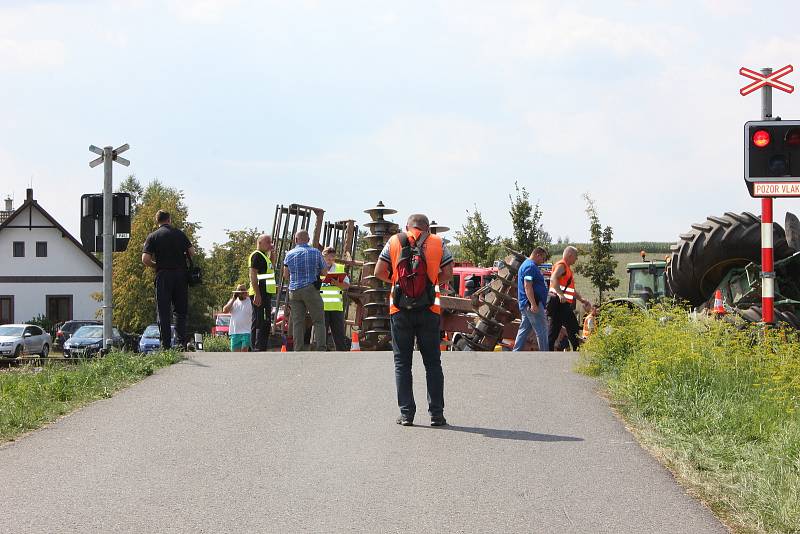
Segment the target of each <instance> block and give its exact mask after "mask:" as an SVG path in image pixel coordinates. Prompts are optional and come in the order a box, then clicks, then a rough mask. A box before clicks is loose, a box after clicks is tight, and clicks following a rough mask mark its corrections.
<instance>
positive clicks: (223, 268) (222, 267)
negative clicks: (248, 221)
mask: <svg viewBox="0 0 800 534" xmlns="http://www.w3.org/2000/svg"><path fill="white" fill-rule="evenodd" d="M225 233H226V234H227V236H228V240H227V241H226V242H225V243H222V244H218V243H214V245H213V246H212V247H211V251H210V252H209V255H208V271H207V273H206V277H205V280H206V284H207V285H208V289H209V291H210V294H211V302H212V305H213V307H214V308H215V309H219V308H222V306H223V305H224V304H225V302H227V300H228V298H230V295H231V291H232V290H233V287H234V286H235V285H236V284H248V285H249V284H250V281H249V280H250V278H249V270H248V259H249V258H250V254H251V253H252V252H253V251H254V250H255V249H256V240H257V239H258V236H259V235H261V234H262V233H264V232H262V231H261V230H259V229H258V228H245V229H243V230H225Z"/></svg>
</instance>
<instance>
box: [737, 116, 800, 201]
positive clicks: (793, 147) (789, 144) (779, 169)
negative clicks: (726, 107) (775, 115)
mask: <svg viewBox="0 0 800 534" xmlns="http://www.w3.org/2000/svg"><path fill="white" fill-rule="evenodd" d="M744 143H745V148H744V180H745V182H746V184H747V189H748V191H749V192H750V196H753V197H800V121H782V120H770V121H750V122H747V123H745V125H744Z"/></svg>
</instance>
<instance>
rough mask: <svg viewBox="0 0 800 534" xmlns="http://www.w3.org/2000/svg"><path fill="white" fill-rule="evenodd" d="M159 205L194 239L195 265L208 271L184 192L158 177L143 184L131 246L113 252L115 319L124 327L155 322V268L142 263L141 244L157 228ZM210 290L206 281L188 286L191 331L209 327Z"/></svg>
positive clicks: (134, 328)
mask: <svg viewBox="0 0 800 534" xmlns="http://www.w3.org/2000/svg"><path fill="white" fill-rule="evenodd" d="M159 209H163V210H166V211H168V212H169V213H170V214H171V216H172V224H173V226H175V227H176V228H179V229H181V230H183V231H184V232H185V233H186V235H187V236H188V237H189V240H190V241H191V242H192V243H194V247H195V250H196V251H197V254H196V255H195V257H194V263H195V265H196V266H198V267H200V268H201V269H203V272H206V267H207V265H206V261H205V253H204V251H203V250H202V249H201V248H200V247H199V246H198V245H197V231H198V230H199V228H200V225H199V224H197V223H194V222H189V221H188V216H189V210H188V208H187V207H186V204H185V203H184V200H183V192H182V191H179V190H177V189H174V188H172V187H167V186H165V185H164V184H162V183H161V182H159V181H158V180H154V181H152V182H150V183H149V184H148V185H147V187H146V188H144V190H143V193H142V196H141V201H140V203H139V204H138V208H137V210H136V214H135V215H134V216H133V218H132V220H131V239H130V242H129V243H128V249H127V250H126V251H125V252H119V253H117V254H115V255H114V281H113V287H114V323H115V324H116V325H118V326H119V327H120V328H121V329H122V330H127V331H129V332H141V331H143V330H144V328H145V327H146V326H147V325H149V324H151V323H153V322H155V318H156V305H155V289H154V286H153V280H154V273H153V271H152V269H149V268H145V267H144V265H142V261H141V258H142V246H143V245H144V240H145V238H146V237H147V235H148V234H149V233H150V232H152V231H153V230H155V229H156V228H157V226H156V222H155V214H156V212H157V211H158V210H159ZM210 304H211V293H210V291H209V289H208V285H207V284H205V283H204V284H201V285H199V286H195V287H191V288H189V317H188V325H189V330H190V332H191V331H201V332H202V331H206V330H208V328H210V324H211V318H210V315H209V306H210Z"/></svg>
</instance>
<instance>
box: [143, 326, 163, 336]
mask: <svg viewBox="0 0 800 534" xmlns="http://www.w3.org/2000/svg"><path fill="white" fill-rule="evenodd" d="M142 337H146V338H150V339H158V337H159V332H158V325H155V324H151V325H150V326H148V327H147V328H145V329H144V334H142Z"/></svg>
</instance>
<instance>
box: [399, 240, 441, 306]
mask: <svg viewBox="0 0 800 534" xmlns="http://www.w3.org/2000/svg"><path fill="white" fill-rule="evenodd" d="M408 233H409V234H410V232H408ZM401 248H403V247H402V245H401V244H400V238H399V237H398V236H397V235H396V234H395V235H393V236H392V237H390V238H389V257H390V258H391V259H392V289H391V291H390V292H389V314H390V315H391V314H393V313H397V312H399V311H400V308H398V307H397V306H395V305H394V286H395V284H397V281H398V279H399V275H398V273H397V264H398V263H400V249H401ZM422 255H423V256H425V264H426V266H427V268H428V279H429V280H430V281H431V283H432V284H433V287H434V290H435V292H436V297H435V298H434V300H433V305H432V306H431V307H430V310H431V311H432V312H433V313H438V314H441V313H442V307H441V301H440V300H439V297H440V296H441V295H440V293H439V266H440V265H441V263H442V256H443V255H444V243H442V238H441V237H439V236H437V235H435V234H428V237H426V238H425V242H424V243H423V244H422Z"/></svg>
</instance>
